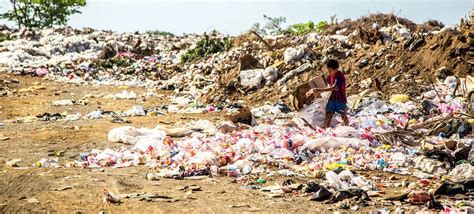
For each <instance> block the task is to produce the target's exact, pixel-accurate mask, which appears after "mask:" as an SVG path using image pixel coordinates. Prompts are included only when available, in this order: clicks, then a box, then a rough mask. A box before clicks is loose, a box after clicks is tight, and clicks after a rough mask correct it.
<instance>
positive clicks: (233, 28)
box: [0, 0, 473, 34]
mask: <svg viewBox="0 0 474 214" xmlns="http://www.w3.org/2000/svg"><path fill="white" fill-rule="evenodd" d="M1 1H2V3H1V4H0V6H1V7H2V8H1V9H0V10H1V11H2V12H3V11H5V10H8V9H9V8H10V5H9V1H8V0H1ZM472 7H473V1H472V0H364V1H350V0H313V1H309V0H257V1H252V0H88V1H87V6H86V7H84V8H82V9H81V10H82V14H77V15H74V16H72V17H71V20H70V22H69V24H70V25H71V26H73V27H79V28H80V27H93V28H96V29H111V30H114V31H119V32H124V31H137V30H138V31H146V30H164V31H170V32H173V33H176V34H181V33H195V32H198V33H200V32H204V31H207V30H211V29H217V30H219V31H221V32H223V33H226V34H239V33H241V32H244V31H246V30H247V29H249V28H250V26H251V25H253V24H254V23H256V22H263V14H266V15H269V16H273V17H274V16H284V17H286V18H287V24H292V23H297V22H306V21H310V20H311V21H321V20H328V19H329V17H330V16H332V15H334V14H336V15H337V18H338V20H340V21H341V20H343V19H344V18H358V17H360V16H363V15H367V14H368V13H375V12H384V13H390V12H398V13H399V15H400V16H402V17H406V18H409V19H411V20H412V21H415V22H418V23H420V22H425V21H427V20H429V19H436V20H439V21H442V22H443V23H445V24H449V25H452V24H457V23H459V20H460V17H462V16H467V15H468V14H469V11H470V10H471V8H472ZM0 23H5V22H4V21H0Z"/></svg>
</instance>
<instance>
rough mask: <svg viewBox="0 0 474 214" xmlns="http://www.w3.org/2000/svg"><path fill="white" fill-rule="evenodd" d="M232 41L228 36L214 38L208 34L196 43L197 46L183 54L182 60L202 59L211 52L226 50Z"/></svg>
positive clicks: (183, 61)
mask: <svg viewBox="0 0 474 214" xmlns="http://www.w3.org/2000/svg"><path fill="white" fill-rule="evenodd" d="M230 45H231V41H230V39H228V38H224V39H214V38H209V36H206V37H205V38H204V39H202V40H200V41H198V42H197V43H196V47H195V48H193V49H189V50H188V51H186V53H184V54H183V55H182V56H181V62H182V63H185V62H192V61H195V60H198V59H201V58H203V57H205V56H207V55H209V54H213V53H218V52H221V51H226V50H228V49H229V48H230Z"/></svg>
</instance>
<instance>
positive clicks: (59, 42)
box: [0, 14, 474, 211]
mask: <svg viewBox="0 0 474 214" xmlns="http://www.w3.org/2000/svg"><path fill="white" fill-rule="evenodd" d="M393 19H394V20H395V22H393ZM387 20H388V21H387ZM428 24H429V23H428ZM423 26H425V25H423ZM430 26H431V27H426V26H425V27H422V26H421V25H417V24H414V23H412V22H410V21H409V20H405V19H400V20H399V19H398V18H397V17H393V16H387V15H380V14H379V15H373V16H369V17H366V18H361V19H359V20H356V21H344V22H342V23H340V24H335V25H332V26H329V27H328V28H327V29H325V30H323V31H322V32H321V33H310V34H306V35H300V36H286V37H285V36H282V35H279V36H270V37H261V36H260V35H258V34H256V33H255V32H251V33H249V34H245V35H241V36H238V37H234V38H231V40H232V42H231V44H230V46H229V43H228V41H229V40H228V39H227V38H225V37H224V36H223V35H220V34H217V33H212V34H210V35H209V34H206V35H185V36H170V35H168V36H153V35H147V34H116V33H112V32H107V31H95V30H91V29H84V30H82V31H79V30H74V29H70V28H65V29H54V30H51V29H50V30H43V31H39V30H6V32H3V33H4V34H5V33H10V35H11V36H10V38H16V39H14V40H9V41H4V42H2V43H0V45H1V51H0V64H3V65H4V67H5V69H6V71H7V72H14V73H18V74H32V75H37V76H40V77H45V78H48V79H54V80H58V81H66V82H73V83H79V84H113V85H123V84H124V85H133V86H147V87H151V88H158V89H167V90H174V94H173V96H172V97H171V100H172V102H173V103H174V104H173V105H170V106H167V107H166V108H164V107H160V108H152V109H145V108H143V107H142V106H134V107H133V108H132V109H131V110H129V111H126V112H105V111H103V110H98V111H94V112H91V113H90V114H88V115H86V116H85V117H83V116H82V115H80V114H79V115H72V116H70V117H69V119H71V117H72V119H81V118H86V119H99V118H102V117H103V115H105V114H108V115H112V116H110V117H112V118H114V117H127V116H153V115H156V114H167V113H176V112H183V113H202V112H215V111H220V110H223V111H225V112H227V113H229V114H230V116H229V117H225V118H224V119H225V120H223V121H221V122H222V123H221V124H214V123H212V122H210V121H207V120H198V121H192V122H189V123H187V124H183V125H181V126H179V128H169V127H165V126H161V125H158V126H156V127H154V128H146V127H142V128H137V127H133V126H122V127H117V128H114V129H112V130H110V132H109V134H108V140H109V141H111V142H113V143H123V144H124V145H123V147H122V148H121V149H118V150H116V149H104V150H98V149H93V150H92V151H85V152H84V153H81V154H80V159H78V160H76V161H74V162H67V163H65V164H63V163H58V161H57V160H56V159H51V160H47V159H42V160H41V161H40V164H36V166H38V167H47V166H54V167H62V166H64V165H65V166H67V167H82V168H88V169H96V168H103V167H114V168H122V167H133V166H138V165H145V166H148V167H150V168H151V169H153V171H152V172H151V173H149V174H147V176H146V177H147V179H154V178H157V177H158V178H174V179H186V178H195V179H197V178H202V177H209V176H217V177H218V176H230V177H235V180H236V182H238V183H240V184H242V186H241V189H243V190H260V191H264V192H268V194H269V197H272V198H273V197H291V196H292V195H298V194H306V195H307V196H308V198H309V199H310V200H314V201H323V202H325V203H337V207H338V208H341V209H349V208H350V209H352V210H358V209H359V208H361V207H364V206H370V205H371V204H372V205H373V202H374V201H375V200H374V199H377V201H378V200H382V201H385V202H386V203H392V205H403V206H405V205H407V204H410V205H426V206H427V207H428V208H429V209H437V210H444V211H466V210H468V211H469V210H471V211H472V206H473V204H472V202H471V201H472V192H473V191H474V186H473V183H474V176H473V175H474V166H473V164H474V148H473V144H474V140H473V130H474V115H473V113H472V109H473V108H474V97H473V91H474V79H473V77H472V76H471V75H472V68H473V67H472V65H473V62H472V59H471V58H469V57H470V56H471V55H472V51H470V50H471V47H472V45H473V44H474V31H473V30H474V29H473V26H472V23H467V22H464V21H463V22H461V24H460V25H459V26H456V27H446V26H441V25H440V24H439V23H431V25H430ZM183 55H185V57H184V58H182V56H183ZM330 58H334V59H338V60H339V61H340V62H341V63H340V64H341V70H342V71H343V72H344V73H345V74H346V76H347V80H348V92H349V94H350V95H351V96H349V97H348V106H349V108H350V109H349V117H350V124H349V126H343V125H341V120H340V118H334V119H333V121H331V125H332V127H333V128H328V129H322V128H320V126H321V123H322V121H323V119H322V118H324V114H325V105H326V103H325V102H326V100H327V94H321V95H320V96H315V97H311V98H307V97H306V96H302V95H304V94H305V92H307V91H308V89H309V87H310V85H311V84H313V83H314V84H325V83H324V78H323V75H324V72H323V70H322V69H323V65H324V63H325V62H326V61H327V60H328V59H330ZM315 77H316V78H315ZM105 96H107V97H108V98H111V99H135V98H136V97H137V95H136V94H135V93H129V92H127V91H124V92H122V93H118V94H112V95H105ZM76 103H78V102H76V101H74V102H73V101H71V100H57V101H53V102H52V105H75V104H76ZM249 106H250V107H249ZM44 117H46V118H54V119H53V120H58V119H59V120H61V119H64V120H68V117H67V116H65V115H61V114H58V115H51V114H50V115H38V116H37V118H44ZM63 117H65V118H63ZM47 120H48V121H50V120H49V119H47ZM371 172H374V173H391V174H394V175H402V176H406V175H412V176H414V177H416V178H418V179H417V180H416V181H414V182H408V181H406V180H404V181H400V180H387V179H385V178H381V177H377V176H372V177H369V176H367V173H371ZM273 176H284V177H295V176H296V177H302V178H311V179H314V180H311V181H309V182H307V183H306V184H300V183H297V182H295V181H294V180H292V179H287V180H286V181H285V182H284V183H283V184H281V185H275V186H272V185H269V184H266V183H265V178H269V177H273ZM389 186H396V187H400V188H403V189H406V192H405V193H403V194H402V195H397V196H393V197H392V196H388V197H385V196H386V195H384V193H385V192H384V189H385V188H387V187H389ZM456 194H462V195H463V197H462V198H461V199H456V200H453V199H452V198H451V196H453V195H456ZM400 209H403V207H401V208H400Z"/></svg>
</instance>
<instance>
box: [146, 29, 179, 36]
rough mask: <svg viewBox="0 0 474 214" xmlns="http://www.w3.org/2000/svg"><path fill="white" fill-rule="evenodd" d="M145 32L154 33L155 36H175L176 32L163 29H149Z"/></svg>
mask: <svg viewBox="0 0 474 214" xmlns="http://www.w3.org/2000/svg"><path fill="white" fill-rule="evenodd" d="M145 33H147V34H150V35H154V36H174V34H172V33H170V32H167V31H161V30H149V31H146V32H145Z"/></svg>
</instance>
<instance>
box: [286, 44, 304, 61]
mask: <svg viewBox="0 0 474 214" xmlns="http://www.w3.org/2000/svg"><path fill="white" fill-rule="evenodd" d="M303 55H304V48H303V47H300V48H298V49H296V48H292V47H289V48H287V49H286V50H285V53H284V54H283V59H284V61H285V62H289V61H291V60H299V59H301V58H302V57H303Z"/></svg>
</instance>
